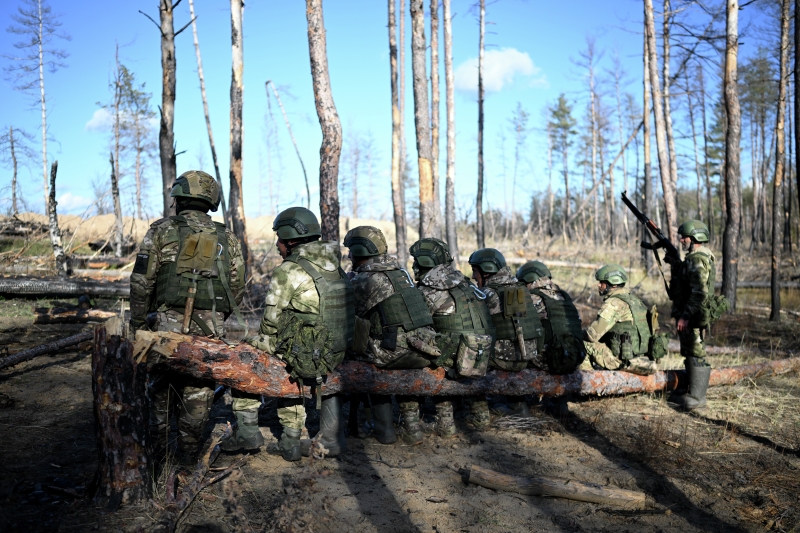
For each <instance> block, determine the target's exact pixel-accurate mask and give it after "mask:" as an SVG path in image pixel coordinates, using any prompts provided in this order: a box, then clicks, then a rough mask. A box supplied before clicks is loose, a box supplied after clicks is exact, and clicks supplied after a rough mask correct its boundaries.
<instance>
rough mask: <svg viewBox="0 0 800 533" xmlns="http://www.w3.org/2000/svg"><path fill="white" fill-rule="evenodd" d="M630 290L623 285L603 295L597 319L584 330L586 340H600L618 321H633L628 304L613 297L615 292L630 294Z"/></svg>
mask: <svg viewBox="0 0 800 533" xmlns="http://www.w3.org/2000/svg"><path fill="white" fill-rule="evenodd" d="M630 292H631V291H630V289H627V288H625V287H621V288H617V289H611V290H609V291H608V293H607V294H605V295H604V296H603V300H604V301H603V305H602V306H600V310H599V311H598V312H597V318H596V319H595V321H594V322H592V323H591V325H589V327H588V328H586V330H585V331H584V340H586V341H589V342H590V343H592V342H599V341H600V339H601V338H602V337H603V335H605V334H606V333H608V332H609V330H611V328H612V327H613V326H614V324H616V323H617V322H633V313H631V308H630V307H629V306H628V304H626V303H625V302H623V301H622V300H620V299H619V298H612V296H614V295H615V294H630ZM587 353H588V352H587Z"/></svg>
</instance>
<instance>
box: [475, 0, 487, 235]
mask: <svg viewBox="0 0 800 533" xmlns="http://www.w3.org/2000/svg"><path fill="white" fill-rule="evenodd" d="M485 18H486V0H480V21H479V25H480V37H479V38H478V193H477V195H476V196H475V221H476V226H477V227H476V231H475V233H476V236H477V240H478V248H485V247H486V232H485V228H484V226H483V34H484V27H485Z"/></svg>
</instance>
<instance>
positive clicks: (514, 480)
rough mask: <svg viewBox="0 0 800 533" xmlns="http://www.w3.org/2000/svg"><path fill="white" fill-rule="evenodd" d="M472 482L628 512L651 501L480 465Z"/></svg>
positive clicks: (473, 472) (638, 494)
mask: <svg viewBox="0 0 800 533" xmlns="http://www.w3.org/2000/svg"><path fill="white" fill-rule="evenodd" d="M469 482H470V483H474V484H475V485H480V486H481V487H486V488H488V489H495V490H507V491H511V492H517V493H519V494H528V495H531V496H555V497H557V498H567V499H570V500H577V501H580V502H593V503H604V504H607V505H616V506H619V507H625V508H626V509H644V506H645V503H646V502H647V496H646V495H645V493H644V492H636V491H633V490H625V489H618V488H616V487H601V486H600V485H595V484H593V483H582V482H580V481H575V480H574V479H559V478H555V477H544V476H533V477H521V476H509V475H506V474H501V473H500V472H495V471H494V470H489V469H488V468H481V467H479V466H476V465H472V466H471V467H470V470H469Z"/></svg>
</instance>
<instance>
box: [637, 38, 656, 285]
mask: <svg viewBox="0 0 800 533" xmlns="http://www.w3.org/2000/svg"><path fill="white" fill-rule="evenodd" d="M643 41H644V55H643V57H644V76H643V77H642V78H643V80H644V81H643V86H644V110H643V113H642V127H643V128H644V133H643V139H642V144H643V145H644V187H642V192H643V193H644V197H643V198H642V202H643V205H652V204H653V203H656V202H655V198H654V197H653V175H652V174H653V172H652V170H653V167H652V163H651V161H650V152H651V151H652V150H651V148H650V52H649V48H650V44H649V41H648V39H647V34H646V33H645V37H644V39H643ZM640 226H641V232H642V241H645V240H649V239H650V232H649V231H647V228H645V227H644V226H643V225H641V224H640ZM642 258H643V264H644V269H645V273H646V274H648V275H649V274H650V271H651V270H652V269H653V254H652V253H650V250H646V249H644V248H642Z"/></svg>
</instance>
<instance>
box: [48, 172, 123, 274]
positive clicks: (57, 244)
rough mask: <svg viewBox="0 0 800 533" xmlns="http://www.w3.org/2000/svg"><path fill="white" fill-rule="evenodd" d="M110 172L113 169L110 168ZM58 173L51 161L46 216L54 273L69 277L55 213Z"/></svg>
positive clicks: (69, 272)
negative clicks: (51, 246) (54, 262)
mask: <svg viewBox="0 0 800 533" xmlns="http://www.w3.org/2000/svg"><path fill="white" fill-rule="evenodd" d="M111 171H112V172H113V171H114V170H113V167H112V170H111ZM57 172H58V161H53V165H52V166H51V168H50V189H49V191H48V194H49V196H48V198H47V204H48V205H47V216H48V218H49V219H50V243H51V244H52V245H53V256H54V257H55V260H56V272H57V273H58V275H59V276H69V275H70V274H72V266H71V265H70V262H69V258H68V257H67V255H66V254H65V253H64V245H63V244H62V243H61V228H59V227H58V213H57V211H56V205H58V202H56V173H57Z"/></svg>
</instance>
